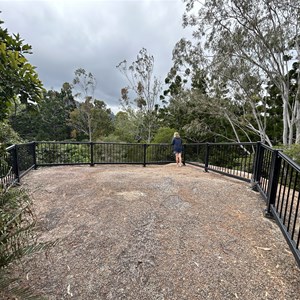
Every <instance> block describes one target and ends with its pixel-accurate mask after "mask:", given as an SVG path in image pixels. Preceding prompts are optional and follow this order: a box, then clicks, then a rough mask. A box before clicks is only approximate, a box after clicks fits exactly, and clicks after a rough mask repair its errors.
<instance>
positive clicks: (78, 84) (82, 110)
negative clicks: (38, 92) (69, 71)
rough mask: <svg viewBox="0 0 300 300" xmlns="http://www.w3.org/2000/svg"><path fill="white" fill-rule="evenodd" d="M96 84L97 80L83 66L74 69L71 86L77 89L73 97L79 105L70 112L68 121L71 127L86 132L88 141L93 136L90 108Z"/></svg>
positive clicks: (91, 108) (91, 107)
mask: <svg viewBox="0 0 300 300" xmlns="http://www.w3.org/2000/svg"><path fill="white" fill-rule="evenodd" d="M96 86H97V81H96V78H95V77H94V75H93V74H92V73H91V72H87V71H86V70H85V69H83V68H79V69H77V70H76V71H75V77H74V79H73V88H74V89H75V90H76V91H77V92H76V94H75V98H77V100H78V102H79V105H78V107H77V108H76V109H75V110H74V111H73V112H72V113H71V115H70V122H71V125H72V126H73V127H75V128H76V130H78V131H79V132H82V133H84V134H87V135H88V137H89V141H90V142H91V141H92V137H93V126H92V125H93V121H94V120H93V116H92V110H93V107H94V101H95V98H94V94H95V89H96Z"/></svg>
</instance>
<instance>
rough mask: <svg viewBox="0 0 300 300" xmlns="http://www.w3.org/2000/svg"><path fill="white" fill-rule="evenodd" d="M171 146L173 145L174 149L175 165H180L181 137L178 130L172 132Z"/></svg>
mask: <svg viewBox="0 0 300 300" xmlns="http://www.w3.org/2000/svg"><path fill="white" fill-rule="evenodd" d="M172 146H173V151H174V154H175V158H176V163H177V167H178V166H180V167H181V166H182V157H181V153H182V139H181V137H180V135H179V133H178V132H175V133H174V137H173V139H172Z"/></svg>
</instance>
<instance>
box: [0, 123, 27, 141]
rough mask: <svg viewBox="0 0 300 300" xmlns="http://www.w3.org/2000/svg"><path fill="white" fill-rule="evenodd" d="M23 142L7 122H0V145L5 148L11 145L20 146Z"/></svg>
mask: <svg viewBox="0 0 300 300" xmlns="http://www.w3.org/2000/svg"><path fill="white" fill-rule="evenodd" d="M22 142H23V140H22V139H21V138H20V136H19V134H18V133H17V132H16V131H14V129H13V128H12V127H11V126H10V125H9V124H8V123H7V122H0V145H3V147H6V146H8V145H12V144H20V143H22Z"/></svg>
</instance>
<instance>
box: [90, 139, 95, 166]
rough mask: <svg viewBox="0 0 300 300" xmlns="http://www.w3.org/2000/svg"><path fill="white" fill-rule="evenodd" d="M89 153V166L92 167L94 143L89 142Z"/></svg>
mask: <svg viewBox="0 0 300 300" xmlns="http://www.w3.org/2000/svg"><path fill="white" fill-rule="evenodd" d="M90 155H91V162H90V166H91V167H94V166H95V164H94V143H93V142H90Z"/></svg>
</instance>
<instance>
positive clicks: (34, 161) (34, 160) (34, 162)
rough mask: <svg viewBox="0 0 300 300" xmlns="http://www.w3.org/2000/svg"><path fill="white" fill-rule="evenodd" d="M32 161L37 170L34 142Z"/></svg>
mask: <svg viewBox="0 0 300 300" xmlns="http://www.w3.org/2000/svg"><path fill="white" fill-rule="evenodd" d="M32 159H33V165H34V169H35V170H36V169H37V163H36V142H32Z"/></svg>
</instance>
